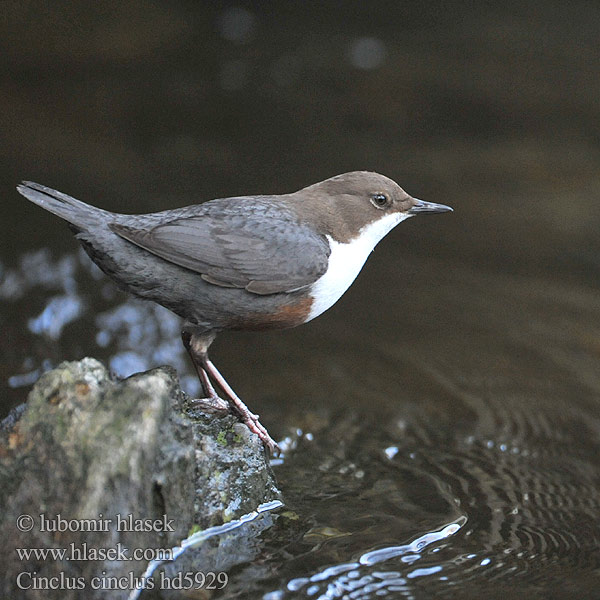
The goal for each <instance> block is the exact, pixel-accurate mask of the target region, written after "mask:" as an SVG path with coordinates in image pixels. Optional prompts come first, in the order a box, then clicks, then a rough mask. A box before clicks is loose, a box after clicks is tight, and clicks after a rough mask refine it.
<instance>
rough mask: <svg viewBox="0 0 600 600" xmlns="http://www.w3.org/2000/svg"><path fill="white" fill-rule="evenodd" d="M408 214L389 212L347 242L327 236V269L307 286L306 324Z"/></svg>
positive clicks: (332, 300) (348, 282)
mask: <svg viewBox="0 0 600 600" xmlns="http://www.w3.org/2000/svg"><path fill="white" fill-rule="evenodd" d="M409 216H410V215H407V214H402V213H393V214H390V215H386V216H385V217H382V218H381V219H379V220H378V221H375V222H373V223H370V224H369V225H366V226H365V227H363V228H362V229H361V230H360V232H359V235H358V236H357V237H356V238H354V239H353V240H352V241H351V242H349V243H347V244H344V243H341V242H336V241H335V240H334V239H333V238H331V237H330V236H327V238H328V240H329V245H330V247H331V254H330V255H329V266H328V268H327V271H326V272H325V273H324V274H323V275H321V277H320V278H319V279H317V281H315V283H313V285H312V287H311V295H312V296H313V298H314V300H313V304H312V307H311V310H310V314H309V315H308V319H307V321H310V320H311V319H314V318H315V317H318V316H319V315H320V314H321V313H324V312H325V311H326V310H327V309H328V308H331V307H332V306H333V305H334V304H335V303H336V302H337V301H338V300H339V299H340V298H341V297H342V294H343V293H344V292H345V291H346V290H347V289H348V288H349V287H350V285H351V284H352V282H353V281H354V280H355V279H356V276H357V275H358V274H359V273H360V270H361V269H362V267H363V265H364V264H365V262H366V260H367V258H368V257H369V254H371V252H372V251H373V248H375V246H376V245H377V243H378V242H379V241H380V240H381V239H382V238H384V237H385V235H386V234H387V233H389V232H390V231H391V230H392V229H393V228H394V227H395V226H396V225H398V223H400V222H401V221H404V219H406V218H408V217H409Z"/></svg>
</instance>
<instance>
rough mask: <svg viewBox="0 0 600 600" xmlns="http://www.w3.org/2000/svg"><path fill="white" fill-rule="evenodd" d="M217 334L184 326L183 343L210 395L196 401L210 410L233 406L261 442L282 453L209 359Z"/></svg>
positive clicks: (205, 390)
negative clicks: (210, 347)
mask: <svg viewBox="0 0 600 600" xmlns="http://www.w3.org/2000/svg"><path fill="white" fill-rule="evenodd" d="M214 338H215V334H214V333H210V332H209V333H204V334H197V333H195V332H193V333H192V332H191V331H189V330H186V329H184V330H183V331H182V332H181V339H182V340H183V345H184V346H185V349H186V350H187V351H188V353H189V355H190V357H191V359H192V362H193V363H194V366H195V367H196V372H197V373H198V377H199V378H200V384H201V385H202V389H203V390H204V393H205V394H207V396H208V397H207V398H200V399H199V400H195V401H194V403H196V404H199V405H200V406H202V407H204V408H207V409H209V410H229V409H231V408H232V409H233V410H234V411H235V412H236V413H237V414H238V415H239V416H240V418H241V420H242V422H243V423H245V424H246V426H247V427H248V429H250V431H252V432H253V433H256V435H258V437H259V438H260V440H261V441H262V443H263V444H264V445H265V446H266V447H267V448H268V449H269V451H270V452H271V454H276V455H279V454H280V452H281V450H280V448H279V446H278V445H277V443H276V442H275V440H273V438H272V437H271V436H270V435H269V432H268V431H267V430H266V429H265V428H264V427H263V426H262V425H261V423H260V421H259V420H258V415H255V414H253V413H251V412H250V410H249V409H248V407H247V406H246V405H245V404H244V403H243V402H242V400H241V398H240V397H239V396H238V395H237V394H236V393H235V392H234V391H233V389H232V388H231V386H230V385H229V384H228V383H227V381H226V380H225V377H223V375H221V373H219V371H218V369H217V368H216V367H215V365H214V364H213V363H212V362H211V361H210V360H209V359H208V347H209V346H210V344H211V343H212V341H213V340H214ZM211 377H212V378H213V379H214V381H215V382H216V383H217V385H218V386H219V387H220V388H221V389H222V390H223V392H224V393H225V395H226V397H227V402H225V401H224V400H222V399H221V398H219V396H218V395H217V392H216V391H215V388H214V387H213V385H212V382H211V380H210V378H211Z"/></svg>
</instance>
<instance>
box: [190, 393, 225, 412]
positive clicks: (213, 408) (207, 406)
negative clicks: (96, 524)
mask: <svg viewBox="0 0 600 600" xmlns="http://www.w3.org/2000/svg"><path fill="white" fill-rule="evenodd" d="M190 404H192V405H193V406H194V408H199V409H200V410H203V411H206V412H209V413H228V412H230V411H231V407H230V406H229V403H228V402H226V401H225V400H223V399H222V398H219V396H210V397H208V398H191V399H190Z"/></svg>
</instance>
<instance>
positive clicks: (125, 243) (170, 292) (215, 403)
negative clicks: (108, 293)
mask: <svg viewBox="0 0 600 600" xmlns="http://www.w3.org/2000/svg"><path fill="white" fill-rule="evenodd" d="M17 190H18V191H19V192H20V193H21V194H22V195H23V196H24V197H25V198H27V199H28V200H30V201H31V202H33V203H34V204H37V205H38V206H41V207H42V208H44V209H46V210H48V211H49V212H51V213H53V214H55V215H57V216H58V217H60V218H62V219H64V220H65V221H67V223H68V224H69V226H70V228H71V230H72V231H73V232H74V234H75V237H76V239H77V240H78V241H79V242H80V243H81V245H82V246H83V248H84V249H85V251H86V252H87V254H88V255H89V256H90V258H91V259H92V260H93V261H94V262H95V263H96V264H97V265H98V267H100V269H101V270H102V271H104V273H106V274H107V275H108V276H109V277H110V278H111V279H113V280H114V281H115V282H116V283H117V285H118V286H119V287H121V288H122V289H124V290H125V291H127V292H129V293H131V294H133V295H134V296H137V297H140V298H143V299H146V300H152V301H154V302H157V303H158V304H161V305H162V306H165V307H166V308H168V309H169V310H171V311H172V312H174V313H175V314H177V315H179V316H180V317H181V318H182V319H183V325H182V330H181V338H182V342H183V345H184V346H185V348H186V350H187V352H188V354H189V355H190V358H191V360H192V362H193V364H194V367H195V369H196V372H197V374H198V377H199V380H200V383H201V388H202V393H203V394H204V396H203V398H198V399H196V400H195V401H194V402H196V403H197V404H198V405H199V406H200V407H203V408H206V409H210V410H216V411H223V410H229V411H231V412H233V413H235V414H237V415H238V417H239V418H240V420H241V421H242V422H244V423H245V424H246V425H247V426H248V428H249V429H250V430H251V431H252V432H253V433H255V434H257V435H258V437H259V438H260V440H261V441H262V442H263V444H264V446H265V448H266V449H267V450H268V451H269V452H270V453H271V454H278V453H279V452H280V449H279V446H278V445H277V443H276V442H275V441H274V440H273V438H271V436H270V435H269V433H268V431H267V430H266V429H265V427H264V426H263V425H262V424H261V423H260V420H259V417H258V415H256V414H254V413H253V412H251V411H250V410H249V409H248V407H247V406H246V405H245V404H244V402H243V401H242V400H241V398H240V397H239V396H238V395H237V394H236V393H235V392H234V390H233V389H232V388H231V386H230V385H229V384H228V383H227V381H226V380H225V378H224V377H223V376H222V375H221V373H220V372H219V371H218V369H217V368H216V367H215V365H214V363H213V362H212V361H211V360H210V359H209V356H208V349H209V347H210V345H211V343H212V342H213V341H214V339H215V337H216V335H217V334H218V333H219V332H221V331H224V330H248V331H260V330H270V329H284V328H290V327H296V326H298V325H302V324H303V323H306V322H308V321H311V320H312V319H314V318H316V317H318V316H319V315H321V314H322V313H323V312H325V311H326V310H327V309H329V308H330V307H331V306H333V305H334V304H335V303H336V302H337V301H338V300H339V298H340V297H341V296H342V295H343V294H344V292H345V291H346V290H347V289H348V288H349V287H350V285H351V284H352V283H353V281H354V280H355V278H356V277H357V275H358V273H359V272H360V271H361V269H362V267H363V265H364V264H365V262H366V260H367V258H368V257H369V254H370V253H371V251H372V250H373V249H374V248H375V246H376V245H377V243H378V242H379V241H380V240H381V239H382V238H383V237H385V236H386V235H387V234H388V233H389V232H390V231H391V230H392V229H393V228H394V227H396V225H398V224H399V223H401V222H402V221H404V220H406V219H408V218H410V217H412V216H414V215H417V214H428V213H429V214H431V213H441V212H448V211H452V208H450V207H449V206H446V205H444V204H437V203H434V202H426V201H423V200H419V199H417V198H414V197H412V196H410V195H409V194H408V193H407V192H405V191H404V190H403V189H402V188H401V187H400V186H399V185H398V184H397V183H396V182H395V181H393V180H392V179H389V178H388V177H386V176H384V175H380V174H378V173H374V172H370V171H352V172H349V173H344V174H342V175H337V176H335V177H330V178H329V179H325V180H324V181H321V182H319V183H315V184H313V185H309V186H308V187H305V188H302V189H300V190H299V191H296V192H293V193H287V194H281V195H251V196H235V197H227V198H218V199H214V200H208V201H205V202H202V203H199V204H193V205H190V206H185V207H183V208H175V209H168V210H164V211H161V212H153V213H148V214H122V213H115V212H109V211H107V210H103V209H101V208H96V207H95V206H91V205H89V204H86V203H85V202H82V201H81V200H77V199H75V198H73V197H71V196H68V195H67V194H64V193H62V192H59V191H57V190H54V189H51V188H49V187H46V186H44V185H40V184H38V183H33V182H29V181H24V182H23V183H21V184H20V185H18V186H17ZM215 386H216V387H217V388H219V389H220V391H221V393H222V394H223V395H224V396H225V399H222V398H221V397H220V396H219V394H218V392H217V390H216V387H215Z"/></svg>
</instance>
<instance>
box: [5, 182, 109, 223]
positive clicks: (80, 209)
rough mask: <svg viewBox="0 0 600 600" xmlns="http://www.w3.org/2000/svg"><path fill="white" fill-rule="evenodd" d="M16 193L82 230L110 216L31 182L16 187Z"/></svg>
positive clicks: (98, 209)
mask: <svg viewBox="0 0 600 600" xmlns="http://www.w3.org/2000/svg"><path fill="white" fill-rule="evenodd" d="M17 191H18V192H19V193H20V194H22V195H23V196H25V198H27V199H28V200H30V201H31V202H33V203H34V204H37V205H38V206H41V207H42V208H45V209H46V210H47V211H49V212H51V213H53V214H55V215H57V216H59V217H60V218H61V219H64V220H65V221H68V222H69V223H72V224H73V225H75V226H76V227H79V228H82V229H87V228H88V227H89V226H90V225H94V224H96V223H98V222H100V221H106V219H107V217H108V216H109V215H110V214H111V213H109V212H108V211H106V210H102V209H101V208H96V207H95V206H90V205H89V204H86V203H85V202H82V201H81V200H77V199H76V198H72V197H71V196H68V195H67V194H63V193H62V192H59V191H57V190H53V189H52V188H49V187H46V186H45V185H40V184H39V183H33V182H32V181H23V183H21V184H20V185H18V186H17Z"/></svg>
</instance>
